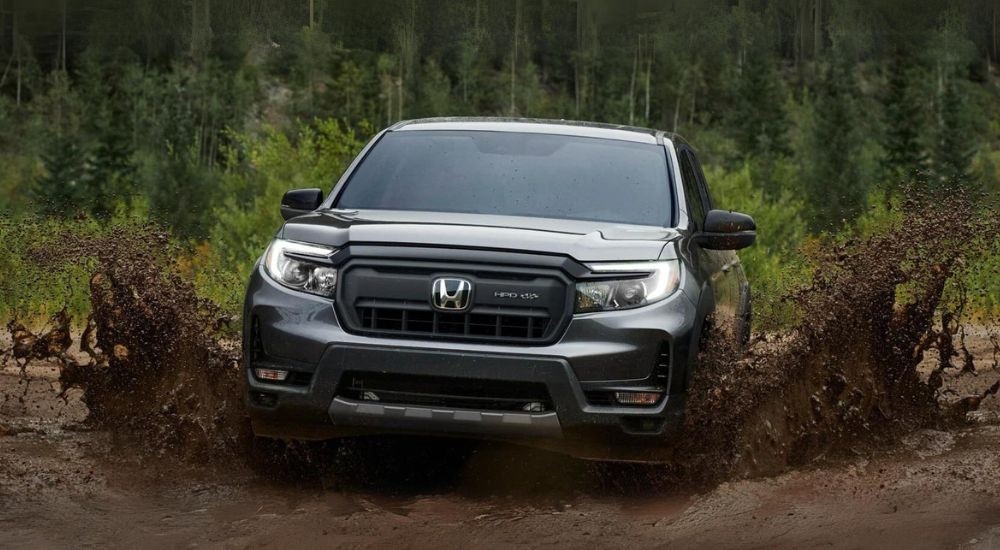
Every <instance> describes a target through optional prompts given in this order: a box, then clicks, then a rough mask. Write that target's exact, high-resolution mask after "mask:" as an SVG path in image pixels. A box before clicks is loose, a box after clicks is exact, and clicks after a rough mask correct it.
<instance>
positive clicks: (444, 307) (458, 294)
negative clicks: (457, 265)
mask: <svg viewBox="0 0 1000 550" xmlns="http://www.w3.org/2000/svg"><path fill="white" fill-rule="evenodd" d="M471 304H472V283H471V282H469V281H467V280H465V279H458V278H452V277H441V278H439V279H434V285H433V287H431V305H433V306H434V308H435V309H439V310H441V311H465V310H467V309H469V306H470V305H471Z"/></svg>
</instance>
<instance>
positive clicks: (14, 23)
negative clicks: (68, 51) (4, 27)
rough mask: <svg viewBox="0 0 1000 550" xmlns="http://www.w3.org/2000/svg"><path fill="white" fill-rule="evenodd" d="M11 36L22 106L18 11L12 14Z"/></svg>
mask: <svg viewBox="0 0 1000 550" xmlns="http://www.w3.org/2000/svg"><path fill="white" fill-rule="evenodd" d="M11 24H12V26H13V29H12V30H11V36H13V37H14V56H15V57H17V106H18V107H20V106H21V41H20V40H19V39H18V37H17V9H16V8H15V9H14V12H13V13H12V14H11Z"/></svg>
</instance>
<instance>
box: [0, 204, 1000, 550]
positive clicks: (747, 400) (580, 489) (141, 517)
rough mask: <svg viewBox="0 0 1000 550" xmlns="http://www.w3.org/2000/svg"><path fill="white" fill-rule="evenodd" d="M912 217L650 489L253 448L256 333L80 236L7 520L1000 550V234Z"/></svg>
mask: <svg viewBox="0 0 1000 550" xmlns="http://www.w3.org/2000/svg"><path fill="white" fill-rule="evenodd" d="M905 208H906V210H907V216H906V217H905V220H906V221H905V223H903V224H901V225H899V226H897V227H892V228H890V229H887V230H885V231H883V232H881V233H878V234H876V235H875V236H873V237H871V238H868V239H853V240H847V241H843V242H837V243H831V244H829V246H827V247H826V248H825V252H823V253H821V254H820V255H818V257H816V258H814V259H813V261H814V265H815V268H814V274H813V277H812V281H811V285H810V286H808V287H807V288H804V289H801V290H800V291H799V292H797V293H795V294H793V295H791V296H789V297H788V300H789V301H790V302H792V304H793V305H794V306H795V308H796V310H797V311H798V315H799V317H798V319H799V320H798V321H797V322H796V323H795V324H794V326H793V327H791V328H790V329H789V330H787V331H786V332H783V333H782V334H778V335H768V336H766V337H762V336H758V337H756V338H755V339H754V340H753V341H752V342H751V344H750V345H749V346H748V347H747V348H746V349H740V350H737V349H733V348H729V347H726V346H723V345H721V343H720V342H721V340H719V339H716V340H712V339H710V340H709V341H708V342H707V343H706V345H705V349H706V350H708V351H707V352H706V353H705V354H703V357H702V366H701V367H700V369H699V372H698V373H697V375H696V377H695V379H694V381H693V385H692V389H691V394H690V395H691V398H690V401H689V403H690V405H689V411H688V415H687V419H686V422H685V425H684V426H683V428H682V434H681V436H680V438H679V441H680V442H681V443H680V444H679V445H677V446H676V447H674V449H673V455H672V457H673V463H672V465H670V466H653V467H634V466H613V467H609V466H602V465H594V464H590V463H585V462H580V461H575V460H572V459H568V458H565V457H559V456H555V455H550V454H547V453H543V452H539V451H531V450H524V449H515V448H510V447H505V446H502V445H486V444H484V445H474V444H471V443H464V442H454V441H448V442H438V441H432V440H424V439H416V440H412V439H411V440H406V439H403V440H385V439H372V440H358V441H351V442H347V443H345V444H343V445H308V446H305V445H285V444H280V443H274V444H268V443H264V444H262V443H260V442H254V441H253V439H252V438H251V437H250V436H249V432H248V430H247V421H246V418H245V415H244V412H243V409H242V406H241V401H240V389H241V388H240V374H239V365H238V360H239V348H238V344H237V343H236V342H235V341H234V338H233V334H234V330H233V327H232V326H230V325H231V324H232V323H233V322H234V320H232V319H229V318H227V317H226V316H225V315H223V314H222V312H220V311H219V310H218V309H217V308H216V307H215V306H213V305H212V304H211V303H208V302H206V301H204V300H201V299H199V298H198V297H197V295H196V293H195V291H194V288H193V286H192V285H191V284H190V283H189V282H188V281H187V280H185V279H184V278H182V277H180V276H178V275H176V273H175V272H174V270H173V269H172V268H171V265H172V264H171V261H172V260H171V259H172V257H173V255H174V252H175V251H174V250H172V249H171V247H170V246H169V245H168V244H167V243H168V239H167V237H166V235H164V234H162V233H159V232H157V231H156V230H155V229H152V228H145V229H142V230H138V231H137V230H135V229H134V228H131V229H124V228H123V229H116V230H113V231H111V232H110V233H109V234H107V235H105V236H102V237H87V238H81V237H75V236H73V235H71V234H67V235H64V236H60V238H58V239H55V240H56V241H57V242H58V243H59V244H58V245H55V246H49V247H46V248H45V249H38V250H33V251H31V257H32V259H33V261H35V262H37V263H38V264H39V265H58V264H60V263H65V262H82V261H93V262H94V266H95V269H94V274H93V276H92V278H91V280H90V289H91V310H92V313H91V316H90V318H89V319H88V320H87V322H86V325H85V329H84V330H83V331H82V334H81V335H80V336H79V338H76V340H77V341H76V342H74V338H73V337H72V335H71V332H72V331H71V330H70V326H71V320H70V319H69V318H68V317H67V316H66V315H65V314H59V315H56V316H55V317H54V318H53V319H52V321H51V322H50V324H49V326H48V327H46V329H44V330H42V331H39V332H37V333H36V332H32V331H30V330H28V329H27V328H25V327H24V326H23V325H20V324H18V323H16V322H12V323H11V324H10V325H9V326H8V329H9V330H8V332H9V341H7V342H6V343H5V342H3V341H0V350H9V351H8V357H9V358H10V359H11V361H10V362H9V363H8V365H7V367H6V368H5V370H4V371H3V373H0V449H2V453H0V504H5V505H14V506H0V546H6V545H5V544H4V543H5V542H7V543H11V544H26V545H36V544H46V545H50V544H51V545H56V546H64V545H71V544H72V543H73V542H74V541H77V540H79V539H78V538H74V537H80V536H82V537H83V539H82V540H86V541H89V542H92V543H94V544H101V543H107V542H117V543H119V544H129V543H130V542H131V543H139V542H143V543H148V542H149V541H150V540H152V541H154V542H157V541H158V543H157V544H153V545H154V546H163V547H167V546H177V545H185V546H186V545H189V544H202V543H210V544H211V545H222V546H232V545H243V544H245V543H249V542H255V543H260V542H268V541H270V542H271V543H275V544H282V543H284V544H287V543H288V542H296V543H302V544H317V543H327V544H329V543H335V544H339V545H344V546H354V545H374V546H380V545H384V544H387V543H390V542H395V543H402V546H420V547H422V546H428V545H431V544H435V545H440V543H442V542H443V543H445V544H449V545H473V544H476V542H477V540H478V539H477V537H489V541H490V542H493V543H496V544H500V545H514V544H526V543H527V544H530V545H533V546H535V545H541V544H546V543H555V542H559V543H565V544H569V545H571V546H582V545H590V544H593V543H597V544H602V545H615V546H619V545H625V544H630V545H638V546H658V545H662V544H664V543H665V542H667V541H673V542H676V543H678V544H679V545H680V546H690V545H694V544H696V543H698V544H703V543H704V542H710V543H713V544H714V545H727V544H738V545H745V544H749V545H763V546H769V547H771V546H793V547H800V546H803V545H807V546H811V545H833V546H851V541H853V544H855V545H856V544H864V545H866V546H867V545H873V544H874V545H876V546H877V545H878V541H882V543H883V544H888V543H890V542H894V541H896V540H897V539H896V538H894V537H897V536H900V533H904V534H905V536H906V540H908V541H909V543H910V544H909V545H910V546H914V547H940V546H942V545H945V546H959V545H963V544H966V545H968V544H972V545H975V544H979V543H980V542H982V541H987V542H990V544H996V545H998V547H1000V531H998V530H997V529H995V528H996V527H997V526H998V525H1000V469H998V466H1000V463H998V460H1000V459H998V458H997V453H996V452H995V449H996V444H997V443H998V442H1000V432H998V431H997V429H996V427H997V424H998V423H1000V422H998V417H1000V415H998V414H997V411H998V407H997V404H996V400H995V399H992V398H991V395H992V394H994V393H996V392H997V389H998V388H1000V382H998V380H1000V372H998V370H997V350H998V345H997V337H996V332H995V330H994V329H992V328H991V325H989V324H984V321H983V320H977V324H976V325H975V326H972V327H967V326H966V325H965V324H963V322H964V321H966V320H967V319H966V317H967V316H968V315H967V314H966V312H965V311H964V306H963V304H964V300H963V297H962V291H963V288H962V284H961V275H962V269H963V267H964V262H965V259H966V258H969V257H974V255H976V254H983V253H989V252H990V249H989V247H990V246H993V243H994V240H993V237H992V231H993V230H992V228H993V227H996V224H995V222H996V220H995V219H993V217H992V216H987V217H984V216H981V215H976V216H973V215H970V214H971V212H972V208H971V206H970V205H969V204H967V203H963V202H961V201H955V202H954V203H952V204H947V205H941V204H935V205H933V206H932V204H931V203H930V202H922V201H920V200H913V201H911V202H909V203H907V204H906V205H905ZM719 324H720V325H723V324H724V323H719ZM720 333H721V331H720ZM400 456H405V457H407V459H406V460H405V461H400V460H398V457H400ZM791 467H798V468H799V470H798V471H790V470H789V468H791ZM761 475H771V476H775V475H777V476H778V477H774V478H771V479H764V480H756V481H754V480H753V478H756V477H757V476H761ZM726 480H729V481H726ZM739 480H743V481H739ZM720 482H721V483H722V484H721V485H718V484H719V483H720ZM428 495H429V496H428ZM928 499H930V500H928ZM15 509H16V510H17V511H14V510H15ZM901 510H902V511H903V512H904V513H902V514H897V513H898V512H899V511H901ZM54 516H55V517H58V518H62V519H57V520H55V521H52V518H53V517H54ZM926 517H934V518H940V519H939V520H935V521H932V522H929V523H928V522H927V521H926ZM33 518H34V519H33ZM38 518H44V519H38ZM875 519H877V520H878V521H875ZM93 522H96V524H95V525H94V526H92V527H91V526H88V525H87V524H88V523H93ZM130 523H134V524H135V525H138V526H141V527H140V529H139V530H138V531H135V530H130V529H129V524H130ZM317 525H322V527H317ZM76 530H80V531H85V534H84V535H80V534H79V533H76V534H75V535H74V532H75V531H76ZM890 534H891V535H890ZM88 537H89V538H88ZM148 537H154V538H152V539H150V538H148ZM157 537H159V538H157ZM328 537H332V538H328ZM973 541H974V542H973Z"/></svg>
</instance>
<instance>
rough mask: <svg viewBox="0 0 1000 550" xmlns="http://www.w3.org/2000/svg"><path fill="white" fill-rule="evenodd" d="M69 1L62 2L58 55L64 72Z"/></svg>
mask: <svg viewBox="0 0 1000 550" xmlns="http://www.w3.org/2000/svg"><path fill="white" fill-rule="evenodd" d="M67 3H69V0H63V1H62V37H61V42H60V52H59V53H60V55H61V57H62V70H63V72H66V9H67V6H66V4H67Z"/></svg>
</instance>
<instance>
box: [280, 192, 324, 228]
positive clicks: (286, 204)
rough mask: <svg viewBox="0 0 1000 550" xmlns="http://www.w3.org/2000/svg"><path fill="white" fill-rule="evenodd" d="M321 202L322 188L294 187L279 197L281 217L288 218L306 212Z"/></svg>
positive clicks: (314, 208)
mask: <svg viewBox="0 0 1000 550" xmlns="http://www.w3.org/2000/svg"><path fill="white" fill-rule="evenodd" d="M321 204H323V190H322V189H295V190H292V191H288V192H286V193H285V196H284V197H282V198H281V217H282V218H284V219H286V220H290V219H292V218H294V217H295V216H301V215H302V214H308V213H310V212H312V211H313V210H316V209H317V208H319V205H321Z"/></svg>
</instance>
